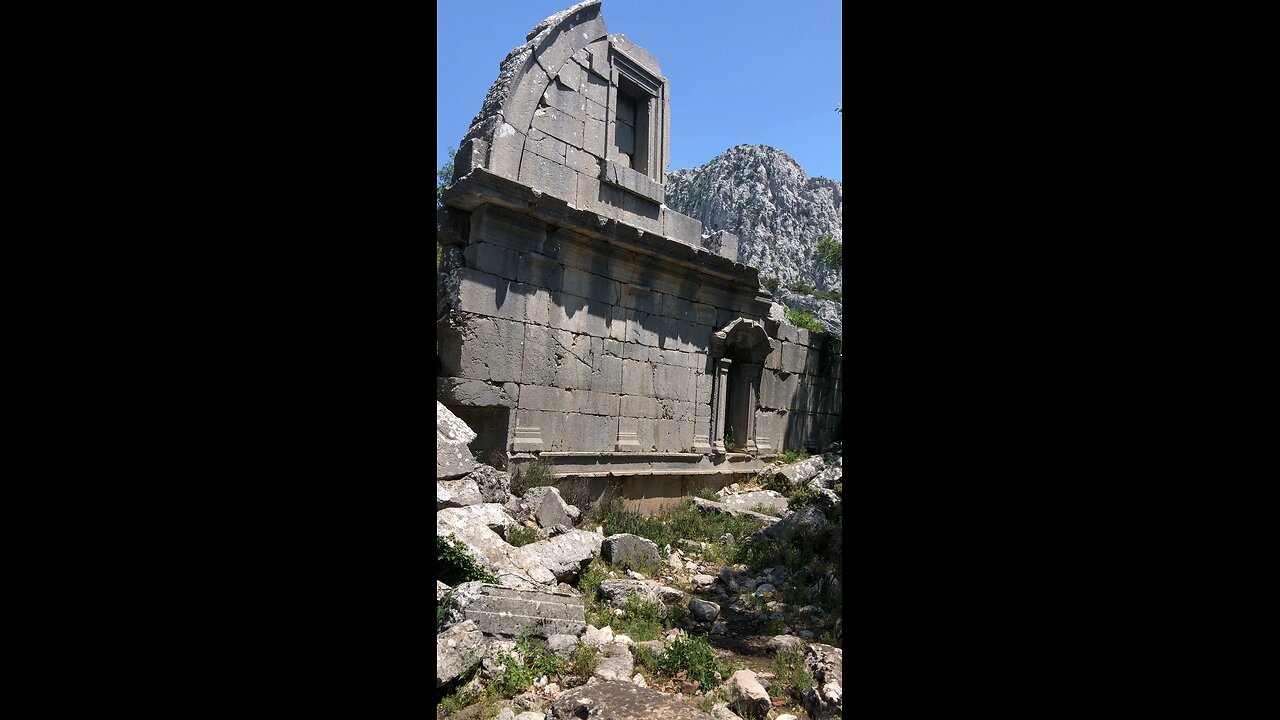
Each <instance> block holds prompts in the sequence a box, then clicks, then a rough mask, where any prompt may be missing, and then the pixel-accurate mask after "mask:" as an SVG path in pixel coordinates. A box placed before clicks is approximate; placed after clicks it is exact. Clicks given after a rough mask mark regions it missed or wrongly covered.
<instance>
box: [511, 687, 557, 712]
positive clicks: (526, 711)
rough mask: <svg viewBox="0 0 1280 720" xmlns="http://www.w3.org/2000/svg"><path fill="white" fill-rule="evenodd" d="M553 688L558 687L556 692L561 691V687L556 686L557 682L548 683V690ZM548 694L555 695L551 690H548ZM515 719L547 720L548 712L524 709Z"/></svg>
mask: <svg viewBox="0 0 1280 720" xmlns="http://www.w3.org/2000/svg"><path fill="white" fill-rule="evenodd" d="M551 688H556V693H559V692H560V688H558V687H556V684H555V683H551V684H550V685H548V686H547V687H546V690H548V691H549V690H550V689H551ZM546 694H547V695H548V696H552V695H553V693H551V692H547V693H546ZM515 720H547V714H546V713H540V712H533V711H532V710H526V711H524V712H522V713H520V714H519V715H517V716H516V717H515Z"/></svg>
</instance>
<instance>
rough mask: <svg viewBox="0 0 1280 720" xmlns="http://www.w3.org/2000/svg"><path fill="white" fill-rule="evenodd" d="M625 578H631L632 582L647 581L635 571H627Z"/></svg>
mask: <svg viewBox="0 0 1280 720" xmlns="http://www.w3.org/2000/svg"><path fill="white" fill-rule="evenodd" d="M627 577H629V578H631V579H632V580H645V579H647V578H645V576H644V575H641V574H640V573H638V572H636V571H635V570H628V571H627Z"/></svg>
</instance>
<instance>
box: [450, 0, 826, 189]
mask: <svg viewBox="0 0 1280 720" xmlns="http://www.w3.org/2000/svg"><path fill="white" fill-rule="evenodd" d="M576 1H577V0H438V2H437V3H436V20H437V25H436V42H437V47H436V60H437V61H438V64H437V66H436V100H437V102H438V105H437V107H436V168H439V167H440V166H441V165H443V164H444V162H445V161H446V160H447V159H448V155H447V154H446V152H445V148H447V147H454V148H456V147H457V146H458V141H459V140H461V139H462V136H463V135H465V134H466V132H467V127H468V125H469V124H470V123H471V119H472V118H473V117H475V114H476V113H477V112H479V110H480V106H481V105H482V104H483V102H484V97H485V93H487V92H488V91H489V86H490V85H492V84H493V81H494V79H495V78H497V76H498V64H499V63H501V62H502V59H503V58H504V57H506V56H507V53H508V52H510V51H511V50H512V49H514V48H515V47H517V46H518V45H521V44H523V42H524V36H525V34H527V33H528V32H529V31H530V30H532V29H533V27H534V26H535V25H537V24H538V23H539V22H540V21H542V19H543V18H545V17H547V16H549V15H553V14H555V13H557V12H559V11H561V10H564V9H565V8H568V7H570V6H572V5H574V4H575V3H576ZM601 14H603V15H604V20H605V24H606V26H607V27H608V28H609V32H610V33H621V34H623V35H626V36H627V37H628V38H629V39H630V40H631V41H632V42H634V43H635V44H637V45H639V46H640V47H642V48H644V49H645V50H648V51H649V52H650V53H652V54H653V55H654V56H655V57H657V58H658V62H659V63H660V64H661V66H662V74H663V76H664V77H666V78H667V82H668V83H669V86H670V87H669V89H670V99H671V164H670V168H669V169H671V170H680V169H683V168H691V167H696V166H698V165H704V164H706V163H707V162H708V161H710V160H711V159H712V158H714V157H715V156H717V155H719V154H720V153H722V152H724V151H725V150H728V149H729V148H731V147H733V146H735V145H769V146H771V147H775V148H778V149H779V150H782V151H783V152H786V153H787V154H788V155H790V156H791V157H793V158H795V159H796V161H797V162H799V163H800V167H802V168H804V171H805V172H806V173H807V174H808V175H809V176H810V177H814V176H817V175H824V176H826V177H829V178H832V179H833V180H839V181H841V182H843V180H844V179H843V176H842V174H841V172H840V161H841V137H840V130H841V120H842V117H841V114H840V113H837V112H836V111H835V108H836V106H837V105H841V104H843V103H844V101H845V98H844V97H843V95H842V91H841V80H842V75H841V64H840V59H841V51H842V45H841V7H840V0H793V1H792V2H778V1H777V0H603V2H602V3H601Z"/></svg>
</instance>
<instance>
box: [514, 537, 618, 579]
mask: <svg viewBox="0 0 1280 720" xmlns="http://www.w3.org/2000/svg"><path fill="white" fill-rule="evenodd" d="M602 542H603V538H601V537H600V536H599V535H597V534H596V533H593V532H587V531H586V530H569V531H567V532H565V533H563V534H561V535H556V536H555V537H553V538H548V539H546V540H539V541H537V542H533V543H529V544H528V545H525V546H524V547H522V548H517V549H519V550H522V551H524V554H525V555H527V556H529V557H531V558H533V559H535V560H536V561H537V562H538V563H539V564H540V565H542V566H543V567H545V568H547V569H548V570H550V571H551V573H552V574H553V575H554V576H555V578H556V579H557V580H559V581H561V582H569V583H571V582H574V581H575V580H576V579H577V578H578V576H579V575H580V574H581V573H582V569H583V568H585V567H586V566H587V565H589V564H590V563H591V558H593V557H596V556H598V555H599V554H600V544H601V543H602Z"/></svg>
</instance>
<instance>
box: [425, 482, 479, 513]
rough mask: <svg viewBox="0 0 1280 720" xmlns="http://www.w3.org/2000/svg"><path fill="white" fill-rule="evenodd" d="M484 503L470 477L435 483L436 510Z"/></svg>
mask: <svg viewBox="0 0 1280 720" xmlns="http://www.w3.org/2000/svg"><path fill="white" fill-rule="evenodd" d="M482 502H485V499H484V497H483V496H481V495H480V488H478V487H476V482H475V480H472V479H471V478H470V476H468V477H464V478H461V479H458V480H437V481H436V509H437V510H441V509H443V508H448V507H465V506H467V505H479V504H480V503H482Z"/></svg>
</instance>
